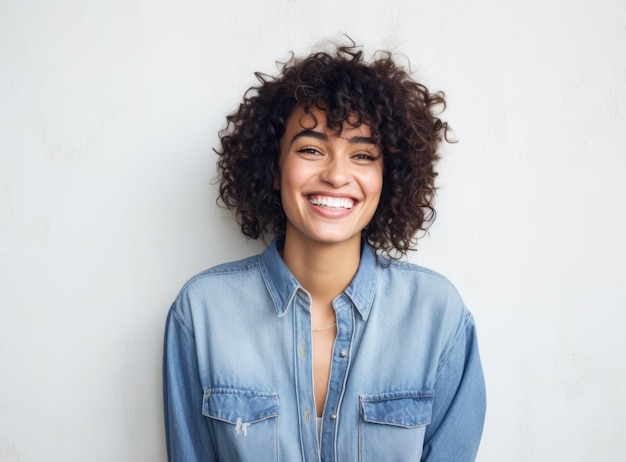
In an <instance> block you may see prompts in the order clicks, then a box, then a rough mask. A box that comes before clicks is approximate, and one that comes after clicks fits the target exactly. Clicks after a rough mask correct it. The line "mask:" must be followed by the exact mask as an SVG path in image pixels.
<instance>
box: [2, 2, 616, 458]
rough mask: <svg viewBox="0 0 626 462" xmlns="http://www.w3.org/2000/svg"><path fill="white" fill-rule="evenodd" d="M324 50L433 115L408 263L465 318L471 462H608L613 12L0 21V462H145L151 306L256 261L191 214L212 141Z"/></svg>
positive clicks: (210, 10)
mask: <svg viewBox="0 0 626 462" xmlns="http://www.w3.org/2000/svg"><path fill="white" fill-rule="evenodd" d="M387 5H390V6H387ZM342 32H346V33H348V34H350V35H351V36H352V37H353V38H354V39H355V40H357V41H358V42H359V43H361V44H364V45H365V46H366V51H373V50H374V49H375V48H393V49H395V50H397V51H399V52H402V53H404V54H406V55H407V56H408V57H409V58H410V59H411V62H412V64H413V67H414V69H415V70H416V71H417V74H416V77H417V78H418V79H420V80H422V81H423V82H425V83H426V84H427V85H428V86H429V87H430V88H431V89H433V90H436V89H443V90H445V91H446V93H447V95H448V102H449V109H448V111H447V113H446V117H447V119H448V120H449V121H450V123H451V125H452V126H453V128H454V129H455V131H456V134H457V137H458V138H459V139H460V142H459V143H458V144H456V145H452V146H447V147H446V148H445V150H444V155H445V158H444V161H443V162H442V163H441V166H440V172H441V175H440V185H441V187H442V189H441V191H440V194H439V201H438V203H439V218H438V221H437V222H436V224H435V225H434V226H433V228H432V229H431V234H430V236H428V237H427V238H425V239H423V240H422V242H421V247H420V250H419V251H418V252H417V254H415V255H413V256H412V257H411V259H412V260H413V261H416V262H418V263H421V264H424V265H427V266H430V267H432V268H434V269H436V270H439V271H441V272H443V273H444V274H446V275H447V276H448V277H449V278H450V279H452V281H453V282H454V283H455V284H456V285H457V287H458V288H459V290H460V291H461V293H462V294H463V296H464V298H465V300H466V302H467V304H468V305H469V306H470V308H471V310H472V311H473V313H474V314H475V317H476V318H477V322H478V326H479V334H480V344H481V350H482V356H483V362H484V367H485V371H486V379H487V383H488V398H489V403H488V414H487V420H486V425H485V433H484V439H483V443H482V447H481V450H480V453H479V461H480V462H502V461H511V462H522V461H533V462H537V461H540V462H542V461H546V462H548V461H550V462H552V461H564V460H567V461H623V460H626V424H625V422H626V419H625V416H626V393H624V390H625V389H626V361H625V356H626V354H625V352H626V320H625V314H624V310H625V309H626V271H625V270H624V261H625V260H626V245H625V243H624V236H625V235H626V225H625V224H624V212H625V208H624V205H623V202H624V200H625V199H626V185H625V182H624V177H625V176H626V147H625V146H626V123H625V122H626V113H625V112H626V3H624V2H623V1H621V0H596V1H594V2H589V1H582V0H541V1H539V0H524V1H521V0H520V1H513V0H501V1H496V0H492V1H489V0H476V1H473V2H465V1H461V0H458V1H454V0H444V1H438V2H433V1H430V2H425V1H415V0H406V1H401V0H397V1H394V0H392V1H390V2H364V1H359V2H357V1H352V0H343V1H337V0H321V1H320V0H318V1H316V2H310V1H301V0H274V1H272V2H252V1H245V2H242V1H237V0H235V1H229V2H210V1H209V0H178V1H171V0H151V1H145V0H144V1H138V0H123V1H122V0H92V1H87V0H84V1H81V0H57V1H46V0H0V461H21V462H35V461H37V462H38V461H43V460H47V461H70V462H74V461H77V462H78V461H90V462H105V461H106V462H110V461H116V462H117V461H141V462H145V461H164V460H165V452H164V443H163V430H162V405H161V381H160V374H161V345H162V331H163V323H164V319H165V315H166V311H167V309H168V308H169V304H170V303H171V301H172V300H173V298H174V297H175V295H176V293H177V292H178V290H179V288H180V287H181V285H182V284H183V282H184V281H185V280H186V279H187V278H188V277H189V276H191V275H192V274H193V273H195V272H197V271H199V270H201V269H204V268H206V267H208V266H211V265H213V264H216V263H218V262H222V261H226V260H232V259H235V258H238V257H240V256H244V255H248V254H251V253H256V252H257V251H259V250H260V249H261V245H260V244H258V243H250V242H246V241H245V240H244V239H243V238H241V237H239V235H238V229H237V227H236V226H235V225H234V220H233V219H232V217H231V215H230V214H229V213H226V212H223V211H220V210H218V209H217V208H216V206H215V204H214V197H215V187H214V186H211V185H210V184H209V182H210V179H211V178H212V175H213V173H214V164H215V155H214V154H213V153H212V151H211V148H212V147H214V146H216V140H217V136H216V133H217V131H218V130H219V129H220V128H222V127H223V125H224V116H225V115H226V114H227V113H228V112H230V111H231V110H233V109H234V108H235V106H236V104H237V103H238V101H239V100H240V98H241V95H242V94H243V92H244V90H245V89H246V88H247V87H248V86H250V85H252V84H253V83H254V82H255V81H254V78H253V76H252V73H253V72H254V71H264V72H268V73H272V72H274V70H275V66H274V61H275V60H277V59H283V58H286V57H287V53H288V51H289V50H294V51H296V52H297V53H303V52H307V51H308V50H309V49H310V47H311V46H313V45H314V44H315V43H316V42H318V41H319V40H320V39H323V38H328V37H330V38H334V37H337V36H338V35H339V34H340V33H342Z"/></svg>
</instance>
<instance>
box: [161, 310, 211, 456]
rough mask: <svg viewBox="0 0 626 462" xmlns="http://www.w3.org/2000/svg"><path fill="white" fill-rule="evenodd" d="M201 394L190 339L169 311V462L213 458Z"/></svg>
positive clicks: (165, 378) (166, 405) (166, 398)
mask: <svg viewBox="0 0 626 462" xmlns="http://www.w3.org/2000/svg"><path fill="white" fill-rule="evenodd" d="M203 392H204V391H203V389H202V385H201V383H200V378H199V374H198V365H197V361H196V349H195V341H194V338H193V336H192V333H191V332H190V330H189V329H188V328H187V327H186V326H185V325H184V324H183V322H182V318H181V317H180V314H179V313H178V312H177V311H175V309H174V308H172V309H171V310H170V313H169V315H168V318H167V324H166V328H165V343H164V353H163V404H164V410H165V438H166V443H167V458H168V460H169V461H170V462H199V461H206V462H211V461H215V460H216V459H217V458H216V457H215V456H214V450H213V441H212V436H211V432H210V431H209V428H208V425H207V422H206V419H205V418H204V416H203V415H202V398H203Z"/></svg>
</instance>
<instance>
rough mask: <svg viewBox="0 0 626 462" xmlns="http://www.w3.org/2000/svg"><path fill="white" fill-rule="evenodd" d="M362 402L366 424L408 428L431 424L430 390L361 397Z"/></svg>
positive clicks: (431, 399) (431, 398)
mask: <svg viewBox="0 0 626 462" xmlns="http://www.w3.org/2000/svg"><path fill="white" fill-rule="evenodd" d="M360 400H361V412H362V415H363V420H364V421H365V422H371V423H377V424H385V425H396V426H399V427H406V428H412V427H420V426H423V425H428V424H429V423H430V419H431V415H432V408H433V392H432V391H430V390H429V391H402V392H396V393H380V394H377V395H361V397H360Z"/></svg>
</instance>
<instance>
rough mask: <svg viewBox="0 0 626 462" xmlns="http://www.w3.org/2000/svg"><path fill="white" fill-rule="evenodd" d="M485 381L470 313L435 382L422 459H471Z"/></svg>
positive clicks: (460, 461)
mask: <svg viewBox="0 0 626 462" xmlns="http://www.w3.org/2000/svg"><path fill="white" fill-rule="evenodd" d="M485 408H486V396H485V381H484V378H483V371H482V366H481V364H480V357H479V354H478V344H477V341H476V331H475V327H474V321H473V318H472V317H471V315H468V317H467V318H466V320H465V325H464V326H463V328H462V329H461V330H460V332H459V334H458V335H457V336H456V339H455V341H454V342H453V346H452V349H451V350H450V352H449V353H448V354H447V356H446V357H445V358H443V363H442V365H441V366H440V370H439V371H438V374H437V378H436V382H435V395H434V401H433V411H432V419H431V423H430V425H428V427H427V428H426V434H425V436H424V451H423V453H422V461H423V462H450V461H455V462H472V461H474V460H475V459H476V453H477V452H478V444H479V442H480V438H481V435H482V430H483V423H484V419H485Z"/></svg>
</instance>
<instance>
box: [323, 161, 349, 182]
mask: <svg viewBox="0 0 626 462" xmlns="http://www.w3.org/2000/svg"><path fill="white" fill-rule="evenodd" d="M320 179H321V180H322V181H323V182H324V183H327V184H329V185H331V186H332V187H333V188H341V187H342V186H345V185H347V184H350V182H351V181H352V180H351V179H350V173H349V170H348V168H347V165H345V161H342V160H338V159H333V160H332V161H331V162H330V163H329V165H328V168H327V169H325V170H324V171H323V172H322V174H321V177H320Z"/></svg>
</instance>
